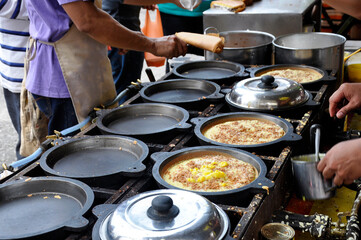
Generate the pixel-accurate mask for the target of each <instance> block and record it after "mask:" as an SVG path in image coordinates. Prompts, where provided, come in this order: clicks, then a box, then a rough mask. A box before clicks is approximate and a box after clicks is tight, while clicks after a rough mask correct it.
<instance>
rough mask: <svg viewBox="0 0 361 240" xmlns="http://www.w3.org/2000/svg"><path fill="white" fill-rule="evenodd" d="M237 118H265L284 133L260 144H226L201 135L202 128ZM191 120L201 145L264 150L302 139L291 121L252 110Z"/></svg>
mask: <svg viewBox="0 0 361 240" xmlns="http://www.w3.org/2000/svg"><path fill="white" fill-rule="evenodd" d="M239 119H256V120H266V121H270V122H273V123H275V124H277V125H278V126H280V127H281V128H282V129H283V130H284V131H285V135H283V136H282V137H281V138H279V139H276V140H274V141H271V142H267V143H261V144H251V145H236V144H226V143H220V142H216V141H214V140H211V139H209V138H206V137H205V136H204V135H203V130H204V129H206V128H208V127H211V126H212V125H216V124H219V123H222V122H226V121H230V120H239ZM191 122H192V123H194V124H195V127H194V133H195V135H196V136H197V138H198V140H199V142H200V143H201V144H202V145H209V144H211V145H217V146H222V147H234V148H240V149H245V150H249V151H251V150H252V151H255V150H261V151H265V150H268V149H270V148H271V147H272V148H273V147H274V146H279V144H282V143H292V142H295V141H299V140H301V139H302V137H301V136H300V135H298V134H295V133H294V132H293V131H294V129H293V126H292V124H291V123H289V122H288V121H286V120H285V119H283V118H280V117H276V116H274V115H270V114H265V113H254V112H234V113H223V114H218V115H215V116H212V117H208V118H193V119H191Z"/></svg>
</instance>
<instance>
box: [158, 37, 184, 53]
mask: <svg viewBox="0 0 361 240" xmlns="http://www.w3.org/2000/svg"><path fill="white" fill-rule="evenodd" d="M152 40H153V41H154V50H153V51H152V52H151V53H153V54H154V55H156V56H161V57H166V58H173V57H178V56H180V55H182V56H184V55H185V54H186V53H187V44H186V43H185V42H184V41H182V40H180V39H179V38H177V37H176V36H175V35H170V36H164V37H161V38H152Z"/></svg>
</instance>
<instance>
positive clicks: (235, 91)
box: [224, 75, 319, 116]
mask: <svg viewBox="0 0 361 240" xmlns="http://www.w3.org/2000/svg"><path fill="white" fill-rule="evenodd" d="M224 92H228V93H227V94H226V97H225V99H226V102H227V104H228V105H229V107H230V108H231V110H233V111H239V110H247V111H256V112H266V113H275V114H278V115H282V116H285V115H287V116H290V115H291V114H293V112H294V111H292V110H294V109H299V108H301V107H302V108H313V107H317V106H319V103H318V102H315V101H313V99H312V98H313V97H312V94H311V93H310V92H308V91H306V90H304V88H303V86H302V85H301V84H299V83H298V82H296V81H293V80H290V79H286V78H281V77H273V76H270V75H265V76H262V77H254V78H248V79H245V80H242V81H239V82H238V83H236V84H235V85H234V86H233V87H232V89H231V90H229V89H227V90H224Z"/></svg>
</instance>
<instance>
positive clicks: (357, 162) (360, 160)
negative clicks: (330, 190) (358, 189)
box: [317, 139, 361, 186]
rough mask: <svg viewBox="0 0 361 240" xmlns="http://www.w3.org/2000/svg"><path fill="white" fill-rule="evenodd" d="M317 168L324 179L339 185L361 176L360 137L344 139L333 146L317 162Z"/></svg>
mask: <svg viewBox="0 0 361 240" xmlns="http://www.w3.org/2000/svg"><path fill="white" fill-rule="evenodd" d="M317 170H318V171H320V172H322V174H323V176H324V177H325V178H326V179H330V178H332V177H333V176H334V179H333V182H334V183H335V184H336V185H337V186H340V185H342V184H351V183H352V182H353V181H354V180H355V179H357V178H359V177H361V139H354V140H349V141H344V142H341V143H338V144H336V145H335V146H333V147H332V148H331V149H330V150H329V151H328V152H327V154H326V156H325V157H324V158H323V159H322V160H321V161H320V162H319V163H318V165H317Z"/></svg>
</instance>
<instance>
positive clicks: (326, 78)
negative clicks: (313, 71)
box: [322, 75, 337, 83]
mask: <svg viewBox="0 0 361 240" xmlns="http://www.w3.org/2000/svg"><path fill="white" fill-rule="evenodd" d="M336 80H337V78H336V77H335V76H331V75H326V76H325V77H323V78H322V81H323V82H325V83H330V82H334V81H336Z"/></svg>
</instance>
